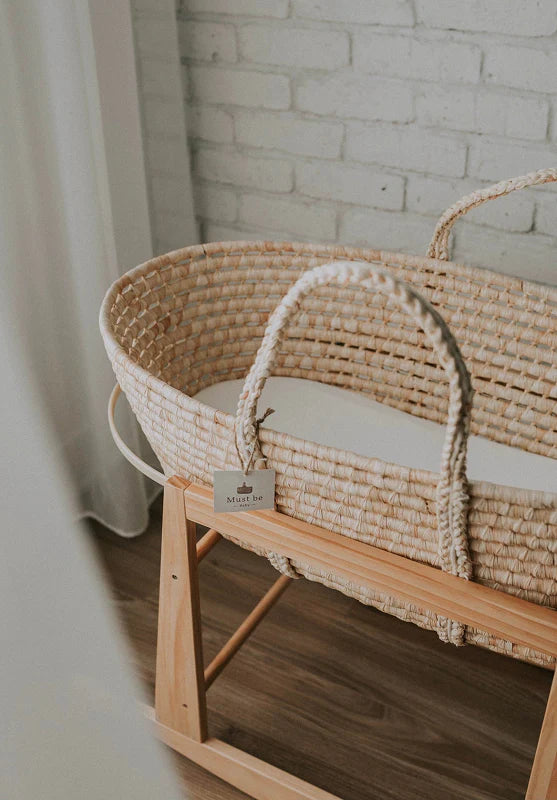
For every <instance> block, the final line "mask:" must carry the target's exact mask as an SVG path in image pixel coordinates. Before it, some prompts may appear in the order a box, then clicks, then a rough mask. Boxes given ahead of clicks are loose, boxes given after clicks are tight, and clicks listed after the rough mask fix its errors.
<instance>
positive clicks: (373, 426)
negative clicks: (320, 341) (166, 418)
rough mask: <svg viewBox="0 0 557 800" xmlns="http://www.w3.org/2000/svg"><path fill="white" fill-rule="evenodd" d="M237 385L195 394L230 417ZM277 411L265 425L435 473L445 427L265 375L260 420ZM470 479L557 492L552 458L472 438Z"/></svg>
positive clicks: (360, 397) (363, 399) (322, 387)
mask: <svg viewBox="0 0 557 800" xmlns="http://www.w3.org/2000/svg"><path fill="white" fill-rule="evenodd" d="M242 385H243V381H242V380H233V381H222V382H220V383H215V384H213V385H212V386H209V387H208V388H206V389H203V390H202V391H201V392H199V393H198V394H197V395H195V396H196V398H197V399H198V400H201V401H202V402H203V403H206V404H207V405H210V406H212V407H213V408H218V409H220V410H221V411H226V412H228V413H230V414H235V413H236V405H237V403H238V396H239V394H240V391H241V389H242ZM268 407H271V408H274V409H275V413H274V414H273V415H272V416H271V417H269V418H268V419H267V420H266V421H265V423H264V424H263V427H268V428H272V429H273V430H276V431H281V432H284V433H290V434H292V435H293V436H297V437H299V438H301V439H309V440H310V441H313V442H318V443H319V444H324V445H329V446H331V447H338V448H341V449H344V450H351V451H352V452H354V453H358V454H359V455H363V456H368V457H370V458H381V459H383V460H384V461H391V462H395V463H397V464H401V465H404V466H408V467H414V468H418V469H427V470H432V471H434V472H437V471H438V470H439V461H440V457H441V448H442V446H443V438H444V434H445V429H444V427H443V426H442V425H438V424H437V423H435V422H431V421H429V420H425V419H422V418H420V417H415V416H413V415H412V414H406V413H405V412H403V411H399V410H398V409H395V408H391V407H390V406H387V405H384V404H383V403H378V402H377V401H375V400H372V399H371V398H370V397H367V396H366V395H365V394H361V393H359V392H352V391H349V390H346V389H341V388H339V387H336V386H329V385H326V384H323V383H316V382H315V381H308V380H303V379H302V378H282V377H271V378H269V379H268V380H267V382H266V384H265V388H264V390H263V394H262V396H261V398H260V401H259V406H258V408H259V412H260V414H261V413H262V412H264V411H265V409H266V408H268ZM468 477H469V479H470V480H476V481H489V482H490V483H499V484H502V485H504V486H516V487H519V488H523V489H537V490H539V491H546V492H557V460H555V459H552V458H546V457H545V456H538V455H535V454H533V453H528V452H526V451H524V450H520V449H518V448H515V447H508V446H507V445H503V444H499V443H498V442H492V441H490V440H489V439H484V438H483V437H481V436H471V437H470V440H469V448H468Z"/></svg>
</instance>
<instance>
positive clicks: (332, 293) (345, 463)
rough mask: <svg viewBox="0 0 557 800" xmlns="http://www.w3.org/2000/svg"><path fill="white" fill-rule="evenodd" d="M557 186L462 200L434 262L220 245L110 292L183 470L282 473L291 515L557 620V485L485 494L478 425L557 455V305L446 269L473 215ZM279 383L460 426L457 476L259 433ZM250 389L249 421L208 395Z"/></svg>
mask: <svg viewBox="0 0 557 800" xmlns="http://www.w3.org/2000/svg"><path fill="white" fill-rule="evenodd" d="M555 180H557V170H544V171H541V172H538V173H534V174H531V175H528V176H525V177H524V178H517V179H514V180H512V181H505V182H502V183H500V184H497V185H496V186H494V187H490V188H489V189H485V190H482V191H480V192H477V193H474V194H473V195H469V196H468V197H466V198H463V200H461V201H460V202H459V203H457V204H456V205H455V206H453V207H451V208H450V209H449V210H448V211H447V212H446V213H445V214H444V215H443V217H442V218H441V220H440V222H439V224H438V226H437V228H436V231H435V234H434V238H433V241H432V243H431V246H430V248H429V251H428V256H429V257H427V258H420V257H414V256H408V255H400V254H393V253H384V252H379V251H376V250H370V249H354V248H347V247H336V246H335V247H327V246H318V245H308V244H296V243H291V242H279V243H277V242H219V243H212V244H206V245H200V246H193V247H187V248H184V249H182V250H178V251H175V252H172V253H169V254H167V255H164V256H161V257H159V258H154V259H152V260H150V261H148V262H146V263H145V264H142V265H140V266H138V267H136V268H135V269H133V270H131V271H130V272H128V273H127V274H125V275H124V276H123V277H122V278H120V279H119V280H118V281H116V283H115V284H114V285H113V286H112V287H111V289H110V291H109V292H108V294H107V295H106V298H105V300H104V303H103V306H102V310H101V329H102V333H103V337H104V342H105V345H106V349H107V352H108V355H109V357H110V360H111V362H112V365H113V368H114V371H115V373H116V376H117V379H118V382H119V384H120V386H121V387H122V389H123V391H124V392H125V394H126V396H127V398H128V401H129V403H130V404H131V407H132V409H133V411H134V412H135V414H136V416H137V418H138V420H139V423H140V425H141V427H142V429H143V431H144V432H145V434H146V436H147V438H148V439H149V441H150V443H151V445H152V447H153V449H154V451H155V453H156V454H157V456H158V458H159V459H160V462H161V465H162V467H163V469H164V472H165V474H166V475H167V476H171V475H174V474H176V475H179V476H182V477H184V478H186V479H188V480H191V481H194V482H196V483H200V484H208V485H210V484H211V483H212V476H213V470H215V469H225V468H232V469H238V468H239V467H240V466H241V467H243V468H244V469H246V468H247V467H248V466H249V465H251V464H253V465H254V466H255V467H258V466H261V465H262V464H265V463H266V464H267V465H268V466H269V467H272V468H274V469H275V470H276V475H277V481H276V506H277V509H278V510H279V511H281V512H282V513H283V514H287V515H289V516H292V517H294V518H296V519H299V520H304V521H307V522H310V523H314V524H317V525H320V526H321V527H325V528H328V529H330V530H332V531H335V532H338V533H342V534H343V535H345V536H349V537H353V538H355V539H359V540H361V541H363V542H367V543H371V544H374V545H376V546H378V547H380V548H383V549H387V550H390V551H392V552H395V553H398V554H401V555H404V556H406V557H408V558H411V559H415V560H419V561H423V562H425V563H427V564H431V565H434V566H438V567H440V568H442V569H445V570H448V571H451V572H453V573H455V574H457V575H461V576H462V577H465V578H472V579H473V580H475V581H478V582H480V583H484V584H486V585H489V586H491V587H495V588H497V589H500V590H501V591H504V592H508V593H511V594H515V595H518V596H520V597H524V598H526V599H528V600H530V601H533V602H536V603H539V604H543V605H547V606H550V607H553V608H556V607H557V565H556V555H555V554H556V553H557V487H556V493H555V494H553V493H551V494H549V493H547V492H545V493H544V492H541V491H532V490H519V489H516V488H510V487H505V486H500V485H496V484H491V483H485V482H468V481H467V479H466V440H467V434H468V430H469V429H470V430H471V431H472V432H473V433H475V434H479V435H481V436H484V437H487V438H489V439H492V440H495V441H497V442H501V443H503V444H507V445H511V446H513V447H517V448H522V449H524V450H527V451H530V452H532V453H536V454H539V455H543V456H547V457H550V458H556V455H557V425H556V422H557V414H556V397H557V391H556V379H557V356H556V349H555V348H556V344H557V333H556V326H555V319H556V312H557V290H556V289H553V288H550V287H544V286H541V285H538V284H535V283H529V282H527V281H523V280H519V279H517V278H512V277H508V276H505V275H501V274H497V273H495V272H490V271H485V270H480V269H473V268H470V267H466V266H462V265H459V264H455V263H452V262H450V261H448V260H447V258H448V250H447V246H448V236H449V232H450V229H451V227H452V224H453V223H454V221H455V219H456V218H457V217H458V216H461V215H462V214H464V213H466V211H467V210H468V209H469V208H471V207H473V206H475V205H479V204H480V203H481V202H484V201H485V200H487V199H490V198H494V197H497V196H499V195H503V194H507V193H509V192H510V191H513V190H515V189H518V188H522V187H524V186H528V185H535V184H541V183H546V182H549V181H555ZM331 262H340V263H333V264H331ZM323 265H326V266H323ZM316 267H320V269H317V270H316V269H314V268H316ZM310 270H311V271H310ZM308 271H310V272H308ZM304 273H306V274H304ZM302 275H303V277H302V278H301V276H302ZM300 278H301V279H300ZM298 279H300V280H298ZM273 310H274V312H275V313H274V314H273V315H272V316H271V318H270V315H271V312H273ZM267 326H268V327H267ZM266 327H267V332H266V333H265V331H266ZM449 330H450V332H449ZM451 332H452V335H451ZM264 334H265V337H264ZM453 336H454V337H455V338H454V339H453ZM263 337H264V338H263ZM455 340H456V342H455ZM457 343H458V346H457ZM260 346H261V347H260ZM258 350H259V353H258ZM256 354H257V359H256ZM464 364H466V367H465V366H464ZM250 368H251V370H250ZM271 372H272V374H274V375H281V376H291V377H297V378H307V379H309V380H313V381H321V382H324V383H329V384H334V385H336V386H341V387H345V388H348V389H351V390H353V391H358V392H365V393H366V394H368V395H370V396H371V397H373V399H375V400H377V401H380V402H382V403H386V404H388V405H390V406H393V407H396V408H398V409H402V410H403V411H405V412H408V413H410V414H415V415H418V416H420V417H423V418H426V419H429V420H433V421H435V422H438V423H440V424H443V425H446V426H447V433H446V439H445V447H444V449H443V453H442V455H441V467H440V471H439V473H433V472H429V471H425V470H417V469H410V468H407V467H404V466H399V465H397V464H393V463H386V462H384V461H381V460H379V459H373V458H365V457H362V456H359V455H356V454H354V453H352V452H348V451H343V450H339V449H335V448H331V447H325V446H321V445H317V444H315V443H313V442H310V441H305V440H301V439H298V438H294V437H292V436H289V435H286V434H284V433H278V432H276V431H273V430H272V429H269V428H262V429H261V430H258V426H257V423H256V421H255V416H256V406H257V398H258V396H259V394H260V392H261V389H262V386H263V383H264V380H265V377H266V376H267V375H269V374H271ZM248 373H249V375H248ZM468 373H469V375H470V377H471V383H472V387H473V390H474V392H473V398H472V392H471V391H470V386H469V377H468ZM245 376H248V377H247V379H246V383H245V386H244V391H243V393H242V395H241V399H240V403H239V406H238V414H237V418H236V420H235V419H234V417H233V416H231V415H230V414H226V413H224V412H221V411H218V410H215V409H214V408H211V407H210V406H208V405H205V404H203V403H201V402H199V401H198V400H196V399H194V398H193V395H195V394H196V393H197V392H199V391H200V390H201V389H203V388H205V387H207V386H210V385H212V384H214V383H216V382H218V381H222V380H228V379H233V378H240V377H245ZM239 543H240V544H242V543H241V542H239ZM264 555H266V556H267V557H269V558H270V560H271V562H272V563H273V564H274V565H275V566H276V567H277V568H278V569H280V570H281V571H284V572H286V573H287V574H296V575H303V576H305V577H307V578H310V579H311V580H316V581H320V582H322V583H324V584H326V585H327V586H331V587H334V588H336V589H339V590H340V591H342V592H344V593H345V594H348V595H350V596H352V597H355V598H357V599H358V600H360V601H362V602H363V603H366V604H370V605H374V606H376V607H378V608H380V609H382V610H384V611H387V612H389V613H391V614H395V615H396V616H398V617H400V618H402V619H405V620H409V621H412V622H414V623H417V624H418V625H420V626H423V627H426V628H432V629H435V630H437V631H438V633H439V635H440V636H441V638H443V639H445V640H446V641H450V642H453V643H455V644H462V643H464V642H472V643H474V644H479V645H482V646H485V647H488V648H490V649H493V650H497V651H499V652H503V653H507V654H509V655H512V656H515V657H518V658H523V659H526V660H530V661H532V662H535V663H538V664H542V665H545V666H553V662H552V660H551V659H549V657H547V656H544V655H541V654H538V653H535V652H533V651H532V650H528V649H526V648H524V647H522V646H518V645H514V644H511V643H510V642H506V641H502V640H500V639H496V638H494V637H492V636H489V635H487V634H485V633H483V632H482V631H480V630H476V629H473V628H470V627H468V628H465V627H463V626H461V625H460V624H456V623H451V622H450V621H447V620H443V619H439V618H437V617H436V615H434V614H432V613H428V612H425V611H423V610H421V609H417V608H415V607H411V606H405V605H403V604H401V603H399V602H396V601H394V600H393V599H392V598H389V597H386V596H384V595H381V594H372V593H370V592H369V591H364V590H362V589H361V587H358V586H356V585H348V584H346V583H345V582H343V581H341V580H340V579H339V578H338V577H337V576H336V575H335V565H334V564H331V565H330V570H327V572H326V573H325V572H320V573H316V572H315V571H312V570H310V569H309V568H308V566H307V565H304V564H303V563H297V562H288V561H286V560H285V559H284V558H282V559H281V558H278V557H276V556H275V555H273V553H269V552H265V553H264Z"/></svg>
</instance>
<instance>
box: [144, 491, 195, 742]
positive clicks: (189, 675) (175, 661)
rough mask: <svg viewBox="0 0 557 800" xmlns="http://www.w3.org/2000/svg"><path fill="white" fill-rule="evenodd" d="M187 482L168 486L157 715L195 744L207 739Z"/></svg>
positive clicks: (160, 616) (161, 586) (164, 532)
mask: <svg viewBox="0 0 557 800" xmlns="http://www.w3.org/2000/svg"><path fill="white" fill-rule="evenodd" d="M187 486H188V483H187V481H183V480H181V479H179V478H171V479H170V480H169V481H168V482H167V483H166V484H165V487H164V506H163V520H162V549H161V579H160V590H159V622H158V636H157V668H156V670H157V671H156V679H155V713H156V718H157V720H158V721H159V722H161V723H162V724H164V725H166V726H168V727H169V728H172V729H173V730H175V731H178V732H180V733H183V734H185V735H186V736H189V737H190V738H192V739H195V741H197V742H203V741H204V740H205V739H206V738H207V706H206V699H205V679H204V675H203V651H202V643H201V614H200V603H199V581H198V574H197V555H196V541H195V523H194V522H190V521H188V519H187V518H186V510H185V503H184V489H186V488H187Z"/></svg>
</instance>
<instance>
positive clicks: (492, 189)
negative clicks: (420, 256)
mask: <svg viewBox="0 0 557 800" xmlns="http://www.w3.org/2000/svg"><path fill="white" fill-rule="evenodd" d="M553 181H557V169H540V170H538V171H537V172H529V173H528V175H521V176H520V177H518V178H509V180H506V181H500V182H499V183H495V184H494V185H493V186H488V187H486V188H485V189H479V190H478V191H477V192H472V193H471V194H467V195H465V197H462V198H461V199H460V200H458V201H457V202H456V203H454V204H453V205H452V206H450V207H449V208H448V209H447V210H446V211H445V213H444V214H443V215H442V216H441V217H440V219H439V222H438V223H437V225H436V226H435V231H434V233H433V238H432V240H431V244H430V245H429V248H428V251H427V255H428V257H429V258H439V259H441V260H442V261H448V260H449V236H450V233H451V230H452V227H453V225H454V224H455V222H456V220H457V219H458V218H459V217H463V216H464V214H466V213H467V212H468V211H470V209H471V208H475V207H476V206H480V205H481V204H482V203H485V202H487V201H488V200H493V199H494V198H496V197H503V196H504V195H506V194H510V193H511V192H515V191H516V190H517V189H524V188H526V187H527V186H539V185H541V184H543V183H552V182H553Z"/></svg>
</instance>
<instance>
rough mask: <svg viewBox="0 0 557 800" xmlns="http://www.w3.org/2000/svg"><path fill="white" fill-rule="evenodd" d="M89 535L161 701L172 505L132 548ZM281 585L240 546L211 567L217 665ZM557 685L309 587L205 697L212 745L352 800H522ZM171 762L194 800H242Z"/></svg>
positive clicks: (207, 611)
mask: <svg viewBox="0 0 557 800" xmlns="http://www.w3.org/2000/svg"><path fill="white" fill-rule="evenodd" d="M91 529H92V531H93V532H94V536H93V540H94V541H95V543H96V549H97V551H98V553H99V556H100V560H101V563H102V564H103V567H104V569H105V571H106V574H107V576H108V580H109V585H110V587H111V590H112V593H113V597H114V600H115V603H116V606H117V608H118V610H119V612H120V614H121V618H122V620H123V624H124V627H125V630H126V631H127V633H128V635H129V637H130V640H131V642H132V645H133V657H134V664H135V667H136V669H137V671H138V673H139V674H140V675H141V677H142V678H143V680H144V681H145V684H146V686H147V687H148V692H150V693H152V687H153V683H154V665H155V645H156V621H157V591H158V571H159V548H160V503H156V504H155V505H154V507H153V513H152V521H151V525H150V527H149V529H148V531H147V532H146V533H145V534H143V535H142V536H140V537H138V538H136V539H131V540H130V539H122V538H120V537H118V536H116V535H114V534H111V533H110V532H108V531H106V530H104V529H103V528H101V526H99V525H97V524H93V523H92V524H91ZM275 579H276V572H275V571H274V570H273V569H272V568H271V567H270V565H269V564H268V563H267V562H265V561H264V560H263V559H261V558H258V557H257V556H254V555H253V554H251V553H248V552H246V551H244V550H241V549H240V548H238V547H236V546H234V545H232V544H230V543H229V542H225V541H224V542H221V543H220V544H219V545H218V547H216V548H214V550H212V551H211V552H210V553H209V554H208V555H207V557H206V558H205V559H204V561H203V564H202V565H201V566H200V582H201V603H202V613H203V620H204V632H203V647H204V652H205V660H206V663H209V661H210V660H211V659H212V658H213V657H214V655H215V654H216V653H217V652H218V651H219V649H220V648H221V647H222V645H223V644H224V642H225V641H226V640H227V638H228V637H229V636H230V635H231V634H232V633H233V632H234V630H235V629H236V628H237V627H238V625H239V624H240V623H241V622H242V620H243V619H244V617H245V616H246V615H247V614H248V613H249V612H250V611H251V609H252V608H253V606H254V605H255V604H256V603H257V602H258V600H259V599H260V598H261V596H262V595H263V594H264V593H265V591H267V589H268V588H269V586H270V585H271V583H272V582H273V580H275ZM551 677H552V675H551V673H550V672H548V671H545V670H542V669H539V668H537V667H533V666H530V665H527V664H523V663H521V662H517V661H514V660H511V659H508V658H506V657H504V656H499V655H496V654H493V653H489V652H487V651H484V650H481V649H479V648H473V647H465V648H458V649H457V648H454V647H451V646H448V645H443V644H442V643H441V642H439V641H438V639H437V637H436V635H435V634H434V633H432V632H429V631H422V630H420V629H419V628H416V627H414V626H412V625H408V624H405V623H403V622H400V621H399V620H396V619H394V618H392V617H388V616H386V615H383V614H380V613H379V612H377V611H374V610H373V609H370V608H367V607H365V606H363V605H361V604H360V603H358V602H357V601H355V600H351V599H349V598H347V597H344V596H343V595H341V594H339V593H338V592H333V591H331V590H329V589H326V588H325V587H323V586H321V585H319V584H315V583H311V582H309V581H304V580H300V581H295V582H294V583H293V585H292V586H291V587H290V588H289V590H288V592H286V594H285V595H284V596H283V597H282V598H281V600H280V601H279V603H278V604H277V606H276V607H275V608H273V609H272V611H271V612H270V613H269V615H268V616H267V618H266V619H265V620H264V622H263V623H262V624H261V625H260V626H259V628H258V629H257V631H256V632H255V633H254V634H253V635H252V637H251V638H250V640H249V641H248V642H247V643H246V644H245V645H244V647H243V648H242V650H241V651H240V653H239V654H238V655H237V656H236V657H235V658H234V660H233V661H232V662H231V663H230V664H229V665H228V666H227V667H226V670H225V671H224V672H223V673H222V675H221V676H220V677H219V678H218V679H217V680H216V681H215V683H214V685H213V686H212V687H211V689H210V690H209V693H208V706H209V732H210V735H212V736H217V737H219V738H221V739H224V740H225V741H227V742H229V743H230V744H233V745H235V746H236V747H240V748H242V749H244V750H246V751H247V752H250V753H252V754H253V755H256V756H258V757H259V758H262V759H265V760H268V761H270V762H271V763H273V764H275V765H276V766H277V767H280V768H281V769H284V770H287V771H289V772H292V773H294V774H296V775H298V776H299V777H300V778H303V779H304V780H306V781H309V782H312V783H315V784H317V785H319V786H321V787H323V788H324V789H327V790H328V791H330V792H332V793H333V794H337V795H339V796H340V797H343V798H344V799H345V800H447V798H451V800H470V798H474V800H523V797H524V794H525V791H526V786H527V783H528V773H529V770H530V767H531V764H532V759H533V756H534V751H535V746H536V741H537V737H538V734H539V731H540V727H541V722H542V718H543V713H544V707H545V703H546V700H547V695H548V692H549V687H550V683H551ZM173 759H174V761H175V763H176V764H178V766H179V772H180V775H181V776H182V778H183V781H184V784H185V786H186V787H187V788H188V791H189V792H190V796H191V797H193V798H202V797H203V798H204V799H205V800H207V799H208V800H220V799H221V798H223V799H224V798H227V800H228V798H231V799H232V800H239V798H242V797H244V795H242V794H241V793H240V792H238V791H237V790H235V789H232V788H231V787H229V786H227V785H226V784H224V783H223V782H222V781H220V780H219V779H217V778H215V777H214V776H212V775H209V774H208V773H206V772H204V771H203V770H201V769H200V768H199V767H197V766H195V765H193V764H191V763H190V762H188V761H187V760H185V759H183V758H181V757H179V756H176V755H173Z"/></svg>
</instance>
